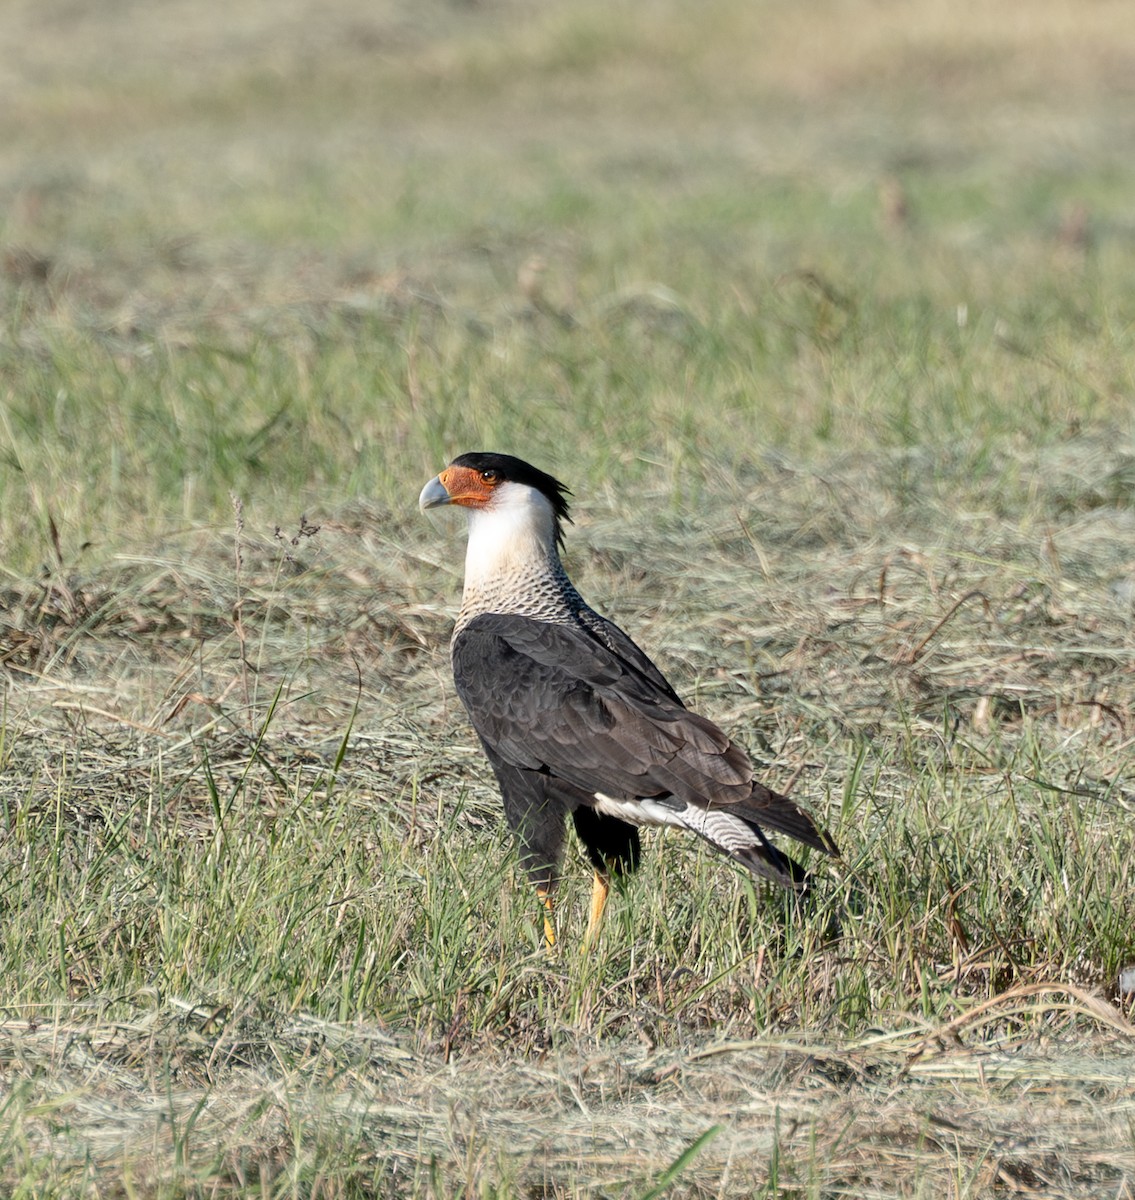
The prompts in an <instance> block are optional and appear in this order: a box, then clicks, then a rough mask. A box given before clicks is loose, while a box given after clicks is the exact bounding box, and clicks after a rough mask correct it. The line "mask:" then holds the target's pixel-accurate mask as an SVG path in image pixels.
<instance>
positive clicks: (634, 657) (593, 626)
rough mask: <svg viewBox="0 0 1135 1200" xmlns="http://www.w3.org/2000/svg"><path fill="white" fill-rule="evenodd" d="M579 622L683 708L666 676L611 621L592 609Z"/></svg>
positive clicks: (585, 611)
mask: <svg viewBox="0 0 1135 1200" xmlns="http://www.w3.org/2000/svg"><path fill="white" fill-rule="evenodd" d="M579 616H580V620H581V621H582V622H583V623H584V624H585V625H586V626H587V628H588V630H589V631H590V632H592V633H593V634H594V635H595V636H596V637H597V638H598V639H599V640H600V641H601V642H602V643H603V645H605V646H606V647H607V649H608V650H610V651H611V653H612V654H615V655H616V656H617V657H619V658H620V659H622V660H623V662H624V664H625V665H626V666H628V667H630V668H632V669H634V670H635V671H638V672H639V673H640V674H641V675H643V676H644V677H645V678H646V679H647V680H649V682H650V683H652V684H653V685H654V686H655V687H656V688H657V689H658V690H659V691H660V692H662V693H663V694H664V695H666V696H668V697H669V698H670V700H671V702H672V703H674V704H677V705H679V706H680V707H682V708H685V705H684V704H682V701H681V700H680V699H679V698H678V693H677V692H675V691H674V689H673V688H672V687H671V686H670V684H669V682H668V680H667V679H666V676H665V675H663V674H662V672H661V671H660V670H659V669H658V668H657V667H656V666H655V665H654V663H653V662H652V661H651V659H650V658H649V657H648V656H647V655H646V653H645V652H644V651H643V650H642V649H641V648H640V647H639V645H638V644H637V643H636V642H635V641H634V640H633V639H632V638H630V637H628V636H627V635H626V634H625V633H624V632H623V631H622V630H621V629H620V628H619V627H618V625H616V624H615V623H614V622H613V621H608V620H607V618H606V617H603V616H600V615H599V613H597V612H596V611H595V610H594V609H592V608H585V609H584V610H583V612H581V613H580V614H579Z"/></svg>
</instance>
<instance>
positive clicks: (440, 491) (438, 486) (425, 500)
mask: <svg viewBox="0 0 1135 1200" xmlns="http://www.w3.org/2000/svg"><path fill="white" fill-rule="evenodd" d="M449 502H450V497H449V493H448V492H447V491H446V490H445V484H444V483H442V481H441V479H440V477H439V476H437V475H435V476H434V477H433V478H432V479H431V480H430V481H429V483H427V484H426V486H425V487H424V488H422V494H421V495H420V496H419V497H418V507H419V508H420V509H421V510H422V512H425V511H426V509H427V508H440V507H441V505H443V504H448V503H449Z"/></svg>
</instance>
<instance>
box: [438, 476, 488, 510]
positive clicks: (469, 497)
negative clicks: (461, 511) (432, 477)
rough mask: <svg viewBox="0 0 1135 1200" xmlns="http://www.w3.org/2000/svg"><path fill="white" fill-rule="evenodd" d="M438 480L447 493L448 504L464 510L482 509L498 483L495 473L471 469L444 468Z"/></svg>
mask: <svg viewBox="0 0 1135 1200" xmlns="http://www.w3.org/2000/svg"><path fill="white" fill-rule="evenodd" d="M438 479H439V481H440V482H441V486H442V487H443V488H445V490H446V491H447V492H448V493H449V502H450V504H463V505H465V507H466V508H484V507H485V505H486V504H488V502H489V500H490V499H491V498H492V494H493V489H494V488H495V487H496V486H497V484H498V483H499V482H500V477H499V476H498V475H497V473H496V472H495V471H474V470H473V468H472V467H446V468H445V470H444V471H442V473H441V474H440V475H439V476H438Z"/></svg>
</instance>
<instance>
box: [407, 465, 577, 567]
mask: <svg viewBox="0 0 1135 1200" xmlns="http://www.w3.org/2000/svg"><path fill="white" fill-rule="evenodd" d="M569 494H570V493H569V492H568V489H567V488H566V487H564V485H563V484H562V483H560V482H559V480H557V479H553V478H552V476H551V475H549V474H547V472H545V471H541V470H540V469H539V468H538V467H534V466H532V465H531V464H530V463H526V462H524V460H523V459H520V458H515V457H513V455H511V454H493V453H489V452H484V451H476V452H473V453H471V454H462V455H460V456H459V457H457V458H455V459H454V460H453V461H452V462H451V463H450V464H449V466H448V467H446V468H445V470H444V471H442V472H441V474H439V475H435V476H434V478H433V479H431V480H430V481H429V483H427V484H426V486H425V487H424V488H422V493H421V495H420V496H419V497H418V506H419V508H421V510H422V511H423V512H425V511H426V510H427V509H431V508H439V507H440V506H442V505H444V504H457V505H460V506H461V507H462V508H464V509H465V510H466V511H467V512H468V514H469V519H470V529H471V530H472V528H473V525H474V522H476V523H477V524H478V525H489V524H491V525H492V526H494V527H499V528H501V529H504V528H506V527H509V528H514V529H515V530H516V531H517V532H518V533H519V532H520V531H521V529H525V530H526V531H528V532H531V533H533V534H535V535H536V536H537V537H540V538H541V540H543V539H547V540H549V541H550V542H551V543H552V545H553V546H555V545H563V523H564V522H565V521H570V520H571V517H570V516H569V515H568V502H567V497H568V495H569ZM490 518H491V520H490Z"/></svg>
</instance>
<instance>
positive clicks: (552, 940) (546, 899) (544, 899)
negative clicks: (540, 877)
mask: <svg viewBox="0 0 1135 1200" xmlns="http://www.w3.org/2000/svg"><path fill="white" fill-rule="evenodd" d="M536 895H537V896H539V897H540V903H541V904H543V906H544V942H545V944H546V945H547V947H548V949H549V950H551V948H552V947H553V946H554V945H555V944H556V930H555V927H554V926H553V925H552V895H551V893H550V892H548V891H547V890H545V889H544V888H540V887H538V888H537V889H536Z"/></svg>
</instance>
